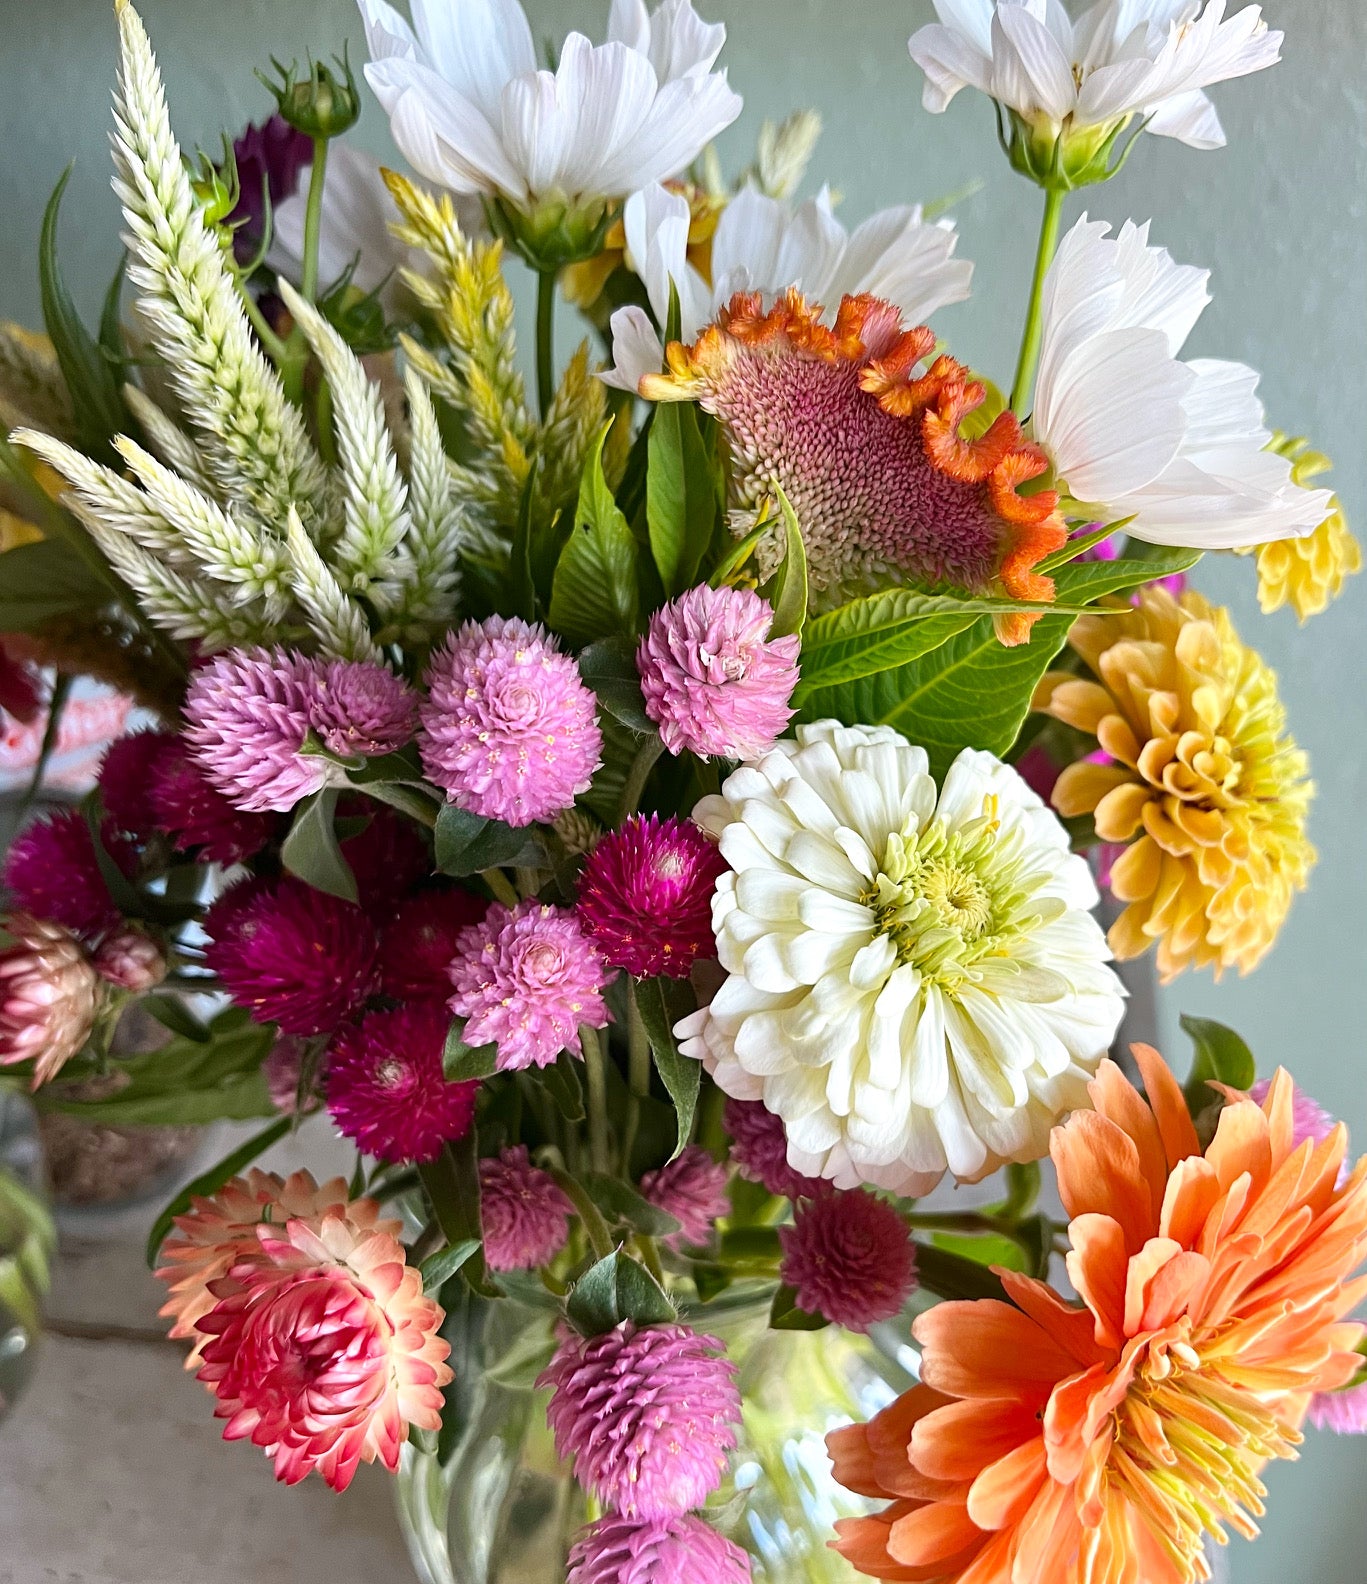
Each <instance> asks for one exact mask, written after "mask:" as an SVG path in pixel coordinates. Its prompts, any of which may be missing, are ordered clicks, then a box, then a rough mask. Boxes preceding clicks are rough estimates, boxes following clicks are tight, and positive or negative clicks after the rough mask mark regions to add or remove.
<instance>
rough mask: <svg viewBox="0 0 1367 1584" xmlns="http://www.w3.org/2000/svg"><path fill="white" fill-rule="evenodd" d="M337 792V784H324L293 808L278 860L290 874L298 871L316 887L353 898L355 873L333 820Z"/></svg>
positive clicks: (343, 898)
mask: <svg viewBox="0 0 1367 1584" xmlns="http://www.w3.org/2000/svg"><path fill="white" fill-rule="evenodd" d="M337 795H338V789H337V788H336V787H331V786H327V787H323V788H322V790H321V791H318V792H315V793H313V794H312V795H311V796H310V797H307V798H305V799H304V801H303V802H302V803H301V804H300V805H299V807H298V808H297V809H295V811H294V821H293V823H292V824H291V825H290V831H289V835H288V836H286V837H285V841H284V845H283V846H282V847H281V849H280V861H281V863H283V864H284V866H285V868H286V869H288V870H289V872H290V873H291V874H292V875H297V876H298V878H299V879H300V880H302V881H304V883H305V884H306V885H311V886H312V887H313V889H314V890H315V891H324V892H326V893H327V895H328V896H335V897H341V899H342V900H343V901H344V902H355V901H357V899H358V893H357V890H356V876H355V875H354V874H352V872H351V865H350V864H349V863H347V861H346V859H345V858H344V857H343V856H342V849H341V847H340V846H339V845H338V841H337V831H336V827H335V825H334V823H333V821H334V819H335V817H336V814H337Z"/></svg>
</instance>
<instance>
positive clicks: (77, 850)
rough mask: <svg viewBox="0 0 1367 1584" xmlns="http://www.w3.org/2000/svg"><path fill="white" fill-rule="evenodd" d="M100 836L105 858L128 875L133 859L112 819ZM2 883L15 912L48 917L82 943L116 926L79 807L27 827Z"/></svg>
mask: <svg viewBox="0 0 1367 1584" xmlns="http://www.w3.org/2000/svg"><path fill="white" fill-rule="evenodd" d="M101 838H102V840H103V842H104V846H105V849H106V851H107V852H108V853H109V855H110V856H111V857H112V858H113V859H114V861H115V862H116V863H117V864H118V865H119V867H120V868H121V869H123V871H124V873H125V874H127V875H131V874H132V873H133V869H134V865H135V862H136V855H135V853H134V852H133V849H132V848H131V847H130V846H129V844H128V843H127V842H126V841H124V840H123V839H122V838H121V837H120V835H119V833H118V831H117V829H116V828H115V827H114V824H113V822H112V821H110V820H106V821H105V822H104V826H103V827H102V831H101ZM3 883H4V889H5V890H7V891H8V892H9V893H10V901H11V902H12V904H13V905H14V907H15V908H16V910H18V911H19V912H22V913H31V914H32V915H33V916H34V918H44V919H52V920H53V921H54V922H55V923H57V924H64V925H65V926H66V927H67V929H69V930H70V931H71V932H72V933H73V934H75V935H80V936H83V937H84V938H86V939H93V938H94V937H95V936H97V935H100V934H102V933H103V932H104V931H105V930H107V929H110V928H112V927H113V926H114V925H115V924H117V923H118V922H119V918H120V914H119V910H118V908H117V907H116V906H115V903H114V899H113V897H112V896H110V894H109V887H108V886H107V885H106V884H105V880H104V876H103V875H102V874H101V873H100V866H99V862H98V861H97V859H96V857H95V843H94V841H93V840H92V839H91V835H90V827H89V825H87V824H86V819H85V815H84V814H82V813H81V811H80V810H79V809H63V810H62V811H61V812H60V813H57V814H49V815H48V816H47V817H46V818H45V819H39V820H33V821H32V822H31V823H30V824H28V825H26V826H25V827H24V829H23V830H21V831H20V832H19V834H18V835H17V836H16V837H15V838H14V840H13V842H11V843H10V849H9V853H8V855H7V856H6V858H5V868H4V881H3Z"/></svg>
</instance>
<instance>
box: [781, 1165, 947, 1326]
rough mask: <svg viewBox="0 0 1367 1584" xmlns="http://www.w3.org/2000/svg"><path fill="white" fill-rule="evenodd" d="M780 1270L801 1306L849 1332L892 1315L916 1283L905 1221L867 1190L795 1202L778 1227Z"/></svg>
mask: <svg viewBox="0 0 1367 1584" xmlns="http://www.w3.org/2000/svg"><path fill="white" fill-rule="evenodd" d="M778 1236H779V1242H780V1243H781V1244H782V1245H783V1262H782V1264H781V1265H780V1266H779V1276H780V1278H781V1279H782V1280H783V1281H785V1282H786V1283H787V1284H788V1286H789V1287H791V1288H792V1289H793V1292H794V1295H795V1297H796V1300H797V1306H798V1308H799V1309H805V1310H806V1311H807V1313H808V1314H819V1315H824V1316H825V1317H826V1319H827V1320H829V1321H830V1322H831V1323H832V1324H833V1325H838V1326H843V1327H844V1328H845V1329H846V1330H847V1331H867V1330H868V1329H869V1327H870V1326H871V1325H876V1324H877V1323H878V1322H879V1321H880V1320H891V1319H892V1317H893V1316H894V1315H895V1314H897V1313H899V1311H900V1310H901V1308H902V1305H903V1304H904V1303H905V1302H906V1301H907V1298H908V1297H909V1296H910V1293H911V1290H912V1288H913V1287H914V1286H915V1285H916V1252H915V1249H914V1248H913V1246H912V1241H911V1235H910V1234H909V1233H908V1231H907V1224H906V1222H905V1221H903V1219H902V1218H901V1216H900V1215H898V1213H897V1211H896V1210H895V1209H894V1208H893V1207H892V1206H891V1205H890V1204H887V1203H885V1202H884V1201H883V1200H882V1199H875V1198H874V1196H873V1195H872V1194H869V1193H864V1192H862V1191H860V1190H855V1191H854V1192H852V1193H841V1192H839V1191H838V1190H835V1191H832V1192H829V1193H824V1194H818V1195H817V1196H816V1198H814V1199H807V1200H804V1201H803V1202H802V1203H801V1204H799V1205H798V1207H797V1211H796V1213H795V1214H794V1216H793V1224H792V1226H789V1227H780V1228H779V1232H778Z"/></svg>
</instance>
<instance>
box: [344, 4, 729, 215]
mask: <svg viewBox="0 0 1367 1584" xmlns="http://www.w3.org/2000/svg"><path fill="white" fill-rule="evenodd" d="M359 3H360V7H361V15H362V17H363V19H364V22H365V30H366V42H367V44H368V46H369V49H370V57H371V58H370V63H369V64H368V65H367V66H366V68H365V74H366V80H367V81H368V82H369V84H370V86H371V87H372V88H373V89H374V91H375V94H376V96H377V97H378V99H379V101H380V103H381V104H382V105H383V106H384V109H385V113H386V114H387V115H388V116H389V121H390V128H391V130H392V132H393V134H394V141H395V142H396V143H397V144H398V146H399V148H400V149H401V150H402V152H403V154H404V157H405V158H406V159H407V160H408V161H409V162H410V164H412V165H413V167H414V168H415V169H416V170H418V171H420V172H421V173H422V174H423V175H424V176H426V177H428V178H429V179H430V180H432V181H435V182H440V183H441V184H442V185H443V186H444V187H449V188H451V189H452V190H453V191H455V192H463V193H480V194H484V195H487V196H491V197H492V196H501V197H503V198H506V199H508V200H509V201H510V202H511V203H513V204H514V205H516V206H517V207H519V208H521V209H523V210H526V211H531V210H533V209H535V208H536V207H537V206H538V205H539V204H541V203H543V202H551V203H559V204H566V203H569V204H576V203H587V202H592V201H595V200H602V199H605V198H609V199H611V198H623V197H625V196H626V195H627V194H628V193H630V192H634V191H635V190H636V188H638V187H641V186H644V185H645V183H647V182H651V181H661V180H663V179H664V178H665V177H667V176H672V175H674V174H675V173H676V172H678V171H680V170H682V169H683V168H684V167H685V166H686V165H688V163H689V162H690V161H691V160H693V159H694V158H695V157H696V156H697V154H698V153H699V151H700V150H701V149H702V148H703V146H704V145H705V144H706V143H708V142H709V141H710V140H711V139H712V138H714V137H715V136H716V135H717V133H718V132H720V131H721V130H722V129H723V128H724V127H726V126H729V125H730V124H731V122H732V121H734V120H735V119H736V117H737V116H738V115H739V114H740V109H741V101H740V97H739V96H738V95H737V94H735V93H733V92H732V91H731V89H730V87H729V86H728V85H727V81H726V73H725V72H714V71H713V70H712V69H711V68H712V63H713V62H714V61H715V60H716V58H717V55H718V53H719V52H720V50H721V47H722V43H723V41H724V40H725V38H726V29H725V28H724V27H722V26H721V25H720V24H717V25H709V24H707V23H705V22H703V21H702V19H701V18H700V17H699V16H698V14H697V13H696V12H695V11H694V10H693V7H692V5H691V4H690V3H689V0H663V3H662V4H661V5H660V6H659V8H658V9H657V10H656V11H655V12H654V14H653V15H650V14H648V13H647V11H646V7H645V4H644V0H612V10H611V14H610V16H609V19H608V42H607V43H605V44H600V45H594V44H591V43H590V42H589V41H588V39H586V38H585V37H584V35H583V34H582V33H571V34H570V35H569V37H568V38H567V39H566V40H565V43H564V46H563V48H562V49H561V52H560V61H559V65H558V66H557V68H556V70H555V71H554V72H551V71H546V70H538V62H537V53H536V46H535V44H534V43H533V40H532V30H531V27H530V26H529V24H528V22H527V18H526V15H525V13H524V12H523V10H522V7H521V5H519V4H518V0H412V7H411V8H412V12H413V26H412V27H409V25H408V23H407V22H405V21H404V19H403V18H402V17H401V16H400V15H399V14H398V12H397V11H395V10H394V8H393V7H392V6H390V5H388V4H386V3H385V0H359Z"/></svg>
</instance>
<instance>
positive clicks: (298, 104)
mask: <svg viewBox="0 0 1367 1584" xmlns="http://www.w3.org/2000/svg"><path fill="white" fill-rule="evenodd" d="M333 60H334V62H335V64H336V66H337V71H333V70H332V68H331V67H330V66H328V65H326V64H325V63H324V62H323V61H314V60H310V61H309V63H308V72H307V74H306V75H305V76H303V77H296V76H295V73H296V71H297V70H298V66H297V64H296V63H295V62H293V61H291V63H290V64H289V65H288V66H282V65H281V64H280V62H279V61H275V62H274V63H273V64H274V66H275V69H276V71H278V72H279V73H280V81H279V82H278V83H276V82H271V81H269V80H267V79H266V78H264V77H263V78H262V81H263V82H265V83H266V86H267V87H268V88H269V89H270V90H271V92H272V93H273V94H274V95H275V102H276V104H277V105H278V106H279V107H280V115H281V117H282V118H283V119H284V120H285V121H287V122H288V123H289V124H290V126H292V127H293V128H294V129H295V131H296V132H302V133H304V135H305V136H306V137H312V138H335V137H340V136H341V135H342V133H343V132H348V131H350V130H351V128H352V127H354V126H355V125H356V122H357V121H358V120H359V119H360V115H361V94H360V90H359V89H358V88H357V86H356V78H355V77H354V76H353V74H352V70H351V62H350V61H349V60H348V59H347V58H346V55H345V53H344V54H342V55H341V56H340V57H338V56H334V57H333ZM339 73H340V75H339Z"/></svg>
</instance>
